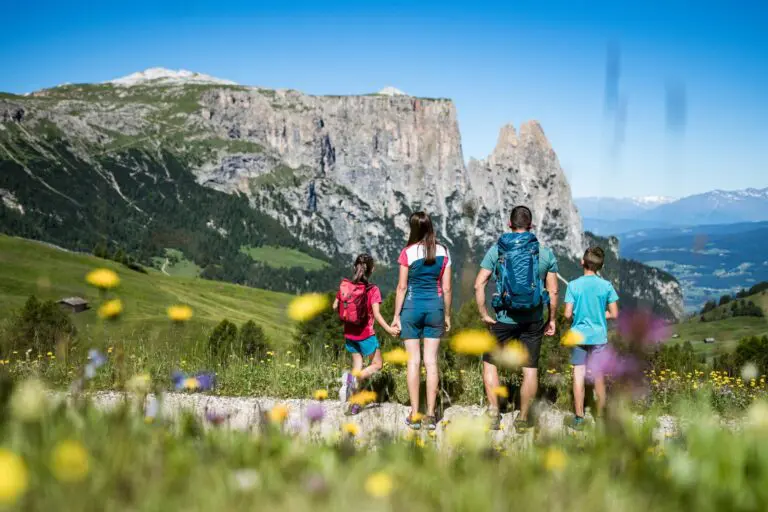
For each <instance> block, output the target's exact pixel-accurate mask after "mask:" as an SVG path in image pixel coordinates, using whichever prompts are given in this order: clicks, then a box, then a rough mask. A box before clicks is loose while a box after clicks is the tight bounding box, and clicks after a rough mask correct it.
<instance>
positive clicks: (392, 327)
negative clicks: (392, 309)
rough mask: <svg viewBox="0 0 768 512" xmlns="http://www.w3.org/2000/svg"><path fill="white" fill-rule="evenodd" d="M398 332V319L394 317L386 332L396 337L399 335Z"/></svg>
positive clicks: (399, 328)
mask: <svg viewBox="0 0 768 512" xmlns="http://www.w3.org/2000/svg"><path fill="white" fill-rule="evenodd" d="M400 330H401V327H400V317H399V316H396V317H395V318H393V319H392V323H391V324H390V326H389V330H388V331H387V332H388V333H389V334H390V335H392V336H397V335H398V334H400Z"/></svg>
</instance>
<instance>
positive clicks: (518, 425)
mask: <svg viewBox="0 0 768 512" xmlns="http://www.w3.org/2000/svg"><path fill="white" fill-rule="evenodd" d="M514 426H515V431H516V432H521V433H522V432H526V431H528V430H529V429H531V428H533V423H531V421H530V420H527V419H526V420H523V419H520V418H517V419H516V420H515V423H514Z"/></svg>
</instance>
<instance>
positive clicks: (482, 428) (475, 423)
mask: <svg viewBox="0 0 768 512" xmlns="http://www.w3.org/2000/svg"><path fill="white" fill-rule="evenodd" d="M487 430H488V419H487V418H486V417H485V416H475V417H473V416H460V417H458V418H456V420H454V421H453V422H451V424H450V426H449V427H448V428H446V430H445V440H446V441H447V442H448V445H449V446H451V447H453V448H463V449H466V450H469V451H475V452H477V451H480V450H482V449H483V448H484V447H485V446H486V445H487V443H486V432H487Z"/></svg>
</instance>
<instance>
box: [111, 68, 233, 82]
mask: <svg viewBox="0 0 768 512" xmlns="http://www.w3.org/2000/svg"><path fill="white" fill-rule="evenodd" d="M148 82H152V83H154V84H164V85H165V84H186V83H198V84H220V85H237V83H236V82H233V81H231V80H223V79H221V78H216V77H213V76H210V75H206V74H203V73H195V72H193V71H187V70H186V69H179V70H178V71H175V70H172V69H166V68H149V69H145V70H144V71H137V72H136V73H131V74H130V75H127V76H124V77H122V78H116V79H114V80H109V81H108V82H106V83H110V84H115V85H122V86H132V85H140V84H146V83H148Z"/></svg>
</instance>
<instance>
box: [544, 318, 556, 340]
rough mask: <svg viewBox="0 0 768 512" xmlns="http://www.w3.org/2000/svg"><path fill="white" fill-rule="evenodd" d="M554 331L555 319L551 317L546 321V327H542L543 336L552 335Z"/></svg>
mask: <svg viewBox="0 0 768 512" xmlns="http://www.w3.org/2000/svg"><path fill="white" fill-rule="evenodd" d="M556 331H557V323H555V320H554V319H552V320H550V321H549V322H547V327H546V329H544V336H554V335H555V332H556Z"/></svg>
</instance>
